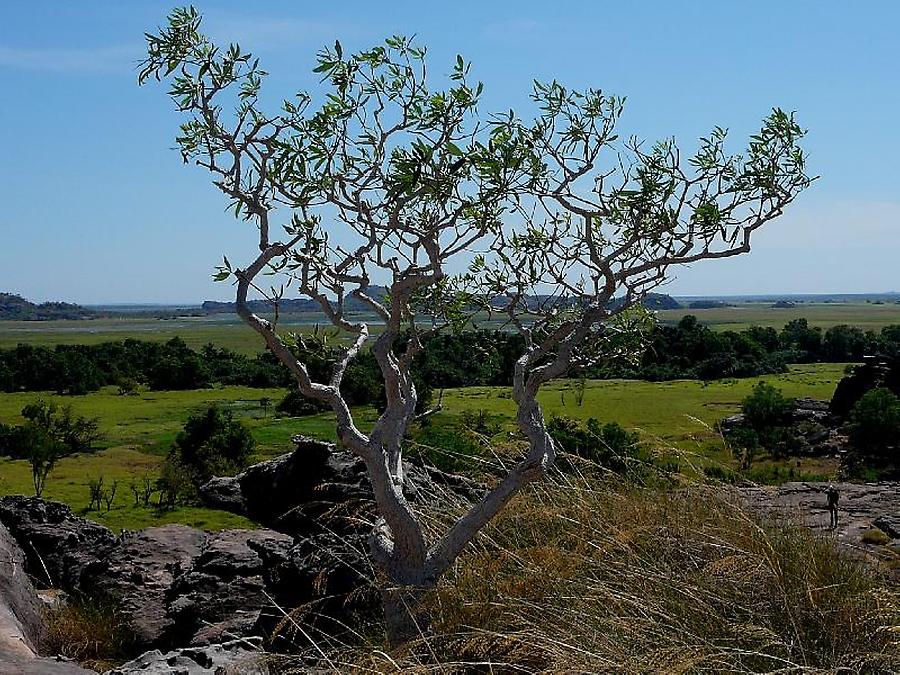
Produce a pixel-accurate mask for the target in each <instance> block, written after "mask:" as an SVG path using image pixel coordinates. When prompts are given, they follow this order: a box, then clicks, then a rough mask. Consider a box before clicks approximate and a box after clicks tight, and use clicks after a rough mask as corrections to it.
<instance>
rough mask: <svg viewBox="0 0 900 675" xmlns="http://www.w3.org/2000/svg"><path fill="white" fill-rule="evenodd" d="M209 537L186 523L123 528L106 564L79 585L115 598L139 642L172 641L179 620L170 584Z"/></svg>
mask: <svg viewBox="0 0 900 675" xmlns="http://www.w3.org/2000/svg"><path fill="white" fill-rule="evenodd" d="M206 536H207V535H206V533H204V532H202V531H201V530H196V529H194V528H192V527H187V526H186V525H163V526H162V527H151V528H148V529H146V530H142V531H140V532H124V533H122V535H121V536H120V537H119V539H118V541H117V542H116V545H115V546H114V547H112V548H111V549H110V551H109V553H108V555H107V557H106V560H105V563H106V564H105V565H103V566H93V567H91V568H90V569H88V570H87V571H86V572H85V575H84V578H83V579H82V583H81V588H80V590H82V591H84V592H85V593H87V594H89V595H91V596H95V597H109V598H112V599H114V600H115V601H116V603H117V607H118V610H119V612H120V613H121V615H122V617H123V619H124V621H125V623H126V624H127V626H128V627H129V629H130V630H131V631H133V632H134V635H135V637H136V639H137V643H138V644H139V645H142V646H146V647H149V646H155V645H160V644H169V643H171V640H172V639H173V636H172V635H171V633H172V630H173V628H174V625H175V624H174V622H173V620H172V617H171V616H170V614H169V610H168V602H167V599H168V595H169V592H170V589H171V587H172V585H173V583H174V582H175V579H176V577H178V576H179V575H181V574H183V573H184V572H185V571H187V570H188V569H189V568H190V567H191V565H192V564H193V561H194V559H195V558H196V557H197V556H198V555H200V551H201V548H202V546H203V544H204V542H205V541H206Z"/></svg>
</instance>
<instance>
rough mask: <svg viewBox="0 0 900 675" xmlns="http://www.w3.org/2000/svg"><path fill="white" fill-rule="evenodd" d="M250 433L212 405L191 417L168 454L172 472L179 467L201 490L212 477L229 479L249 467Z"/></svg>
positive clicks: (239, 423)
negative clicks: (229, 476) (230, 475)
mask: <svg viewBox="0 0 900 675" xmlns="http://www.w3.org/2000/svg"><path fill="white" fill-rule="evenodd" d="M254 445H255V443H254V440H253V437H252V436H251V435H250V431H249V430H248V429H247V427H246V426H244V425H243V424H242V423H241V422H240V421H238V420H235V419H234V416H233V415H232V414H231V412H230V411H228V410H223V409H222V408H220V407H218V406H215V405H212V406H209V407H208V408H207V409H206V410H204V411H203V412H200V413H197V414H194V415H191V416H190V417H189V418H188V420H187V422H186V423H185V425H184V430H183V431H181V432H180V433H179V434H178V436H177V437H176V438H175V443H174V445H173V446H172V450H171V451H170V453H169V462H168V463H170V464H172V465H173V466H172V471H176V470H177V469H178V468H179V466H178V465H180V466H181V467H183V469H184V470H185V471H186V472H187V473H188V475H189V476H190V481H191V483H192V484H193V485H194V486H195V487H199V486H200V485H202V484H203V483H205V482H206V481H208V480H209V479H210V478H212V477H213V476H222V475H229V474H233V473H236V472H237V471H240V470H241V469H243V468H244V467H245V466H247V464H248V462H249V460H250V456H251V455H252V454H253V448H254Z"/></svg>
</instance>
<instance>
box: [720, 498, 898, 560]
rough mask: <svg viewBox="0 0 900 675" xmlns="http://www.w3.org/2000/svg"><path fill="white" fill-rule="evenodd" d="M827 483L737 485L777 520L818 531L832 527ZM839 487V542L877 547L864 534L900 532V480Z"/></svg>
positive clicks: (894, 535) (854, 546)
mask: <svg viewBox="0 0 900 675" xmlns="http://www.w3.org/2000/svg"><path fill="white" fill-rule="evenodd" d="M828 485H829V484H828V483H785V484H784V485H780V486H777V487H769V486H744V487H740V488H737V489H738V490H739V493H740V495H741V496H742V498H743V499H744V500H745V501H746V502H747V504H748V505H749V506H750V507H751V508H753V509H754V510H756V511H757V512H760V513H762V514H764V515H765V516H767V517H769V518H772V519H774V520H775V521H782V520H788V521H791V522H795V523H799V524H802V525H804V526H806V527H809V528H811V529H813V530H817V531H828V530H830V515H829V512H828V506H827V503H826V498H825V489H826V487H827V486H828ZM834 486H835V488H837V490H838V494H839V500H838V527H837V528H836V529H835V535H836V537H837V539H838V541H839V542H840V543H842V544H844V545H846V546H847V547H849V548H851V549H855V550H860V549H861V548H862V549H874V548H876V544H870V543H869V542H867V541H866V539H864V538H863V534H864V533H865V532H867V531H869V530H871V529H872V528H879V529H880V530H882V531H883V532H884V533H885V534H886V535H887V536H888V537H890V538H893V539H897V538H898V535H900V483H897V482H880V483H863V484H857V483H834Z"/></svg>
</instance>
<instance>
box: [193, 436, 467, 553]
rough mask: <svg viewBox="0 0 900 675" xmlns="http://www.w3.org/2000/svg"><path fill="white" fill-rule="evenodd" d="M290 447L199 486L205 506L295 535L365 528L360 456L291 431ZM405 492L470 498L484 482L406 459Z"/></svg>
mask: <svg viewBox="0 0 900 675" xmlns="http://www.w3.org/2000/svg"><path fill="white" fill-rule="evenodd" d="M292 440H293V441H294V443H295V445H296V449H295V450H294V451H293V452H290V453H287V454H285V455H281V456H280V457H276V458H275V459H271V460H268V461H266V462H261V463H259V464H254V465H253V466H251V467H249V468H247V469H246V470H245V471H243V472H242V473H239V474H238V475H237V476H233V477H230V478H214V479H212V480H211V481H210V482H209V483H207V484H206V485H204V486H203V487H202V488H201V489H200V495H201V498H202V499H203V501H204V503H205V504H206V505H207V506H210V507H212V508H217V509H223V510H226V511H232V512H234V513H239V514H241V515H244V516H247V517H249V518H251V519H253V520H255V521H257V522H259V523H262V524H263V525H265V526H267V527H271V528H272V529H274V530H278V531H279V532H285V533H287V534H291V535H293V536H295V537H307V536H310V535H313V534H317V533H320V532H323V531H329V532H338V533H353V532H359V533H365V534H368V532H369V531H370V525H369V524H368V523H369V522H371V520H372V518H371V515H372V513H373V499H374V498H373V495H372V488H371V487H370V485H369V479H368V477H367V475H366V467H365V464H364V463H363V461H362V460H361V459H359V458H358V457H356V456H355V455H353V454H352V453H351V452H349V451H347V450H343V449H341V448H338V447H336V446H335V445H333V444H331V443H323V442H321V441H317V440H314V439H311V438H307V437H305V436H294V437H293V439H292ZM404 469H405V472H406V478H407V485H406V491H407V496H408V497H409V498H410V499H412V500H414V501H418V502H420V503H426V502H438V501H440V502H441V503H447V502H452V501H460V500H468V501H471V500H473V499H476V498H478V497H479V496H480V494H481V491H482V487H481V486H480V485H478V484H477V483H475V482H473V481H470V480H468V479H466V478H463V477H461V476H455V475H452V474H447V473H444V472H442V471H439V470H437V469H434V468H432V467H424V466H419V465H416V464H412V463H409V462H405V463H404Z"/></svg>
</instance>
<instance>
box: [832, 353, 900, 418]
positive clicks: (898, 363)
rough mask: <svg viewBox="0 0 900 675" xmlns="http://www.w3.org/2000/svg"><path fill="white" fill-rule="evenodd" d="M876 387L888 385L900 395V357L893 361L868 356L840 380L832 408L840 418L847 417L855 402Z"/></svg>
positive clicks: (887, 386)
mask: <svg viewBox="0 0 900 675" xmlns="http://www.w3.org/2000/svg"><path fill="white" fill-rule="evenodd" d="M876 387H886V388H887V389H890V390H891V391H892V392H894V393H895V394H897V395H898V396H900V359H894V360H893V361H892V362H890V361H884V360H880V359H877V358H867V359H866V361H865V363H862V364H860V365H858V366H856V367H854V368H853V371H852V372H851V373H850V374H849V375H847V376H846V377H844V378H842V379H841V381H840V382H838V385H837V387H836V388H835V390H834V395H833V396H832V397H831V405H830V410H831V413H832V414H833V415H835V416H836V417H838V418H841V419H846V417H847V415H848V414H849V413H850V410H851V408H853V406H854V404H855V403H856V402H857V401H858V400H859V399H861V398H862V397H863V395H864V394H865V393H866V392H867V391H870V390H872V389H874V388H876Z"/></svg>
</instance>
